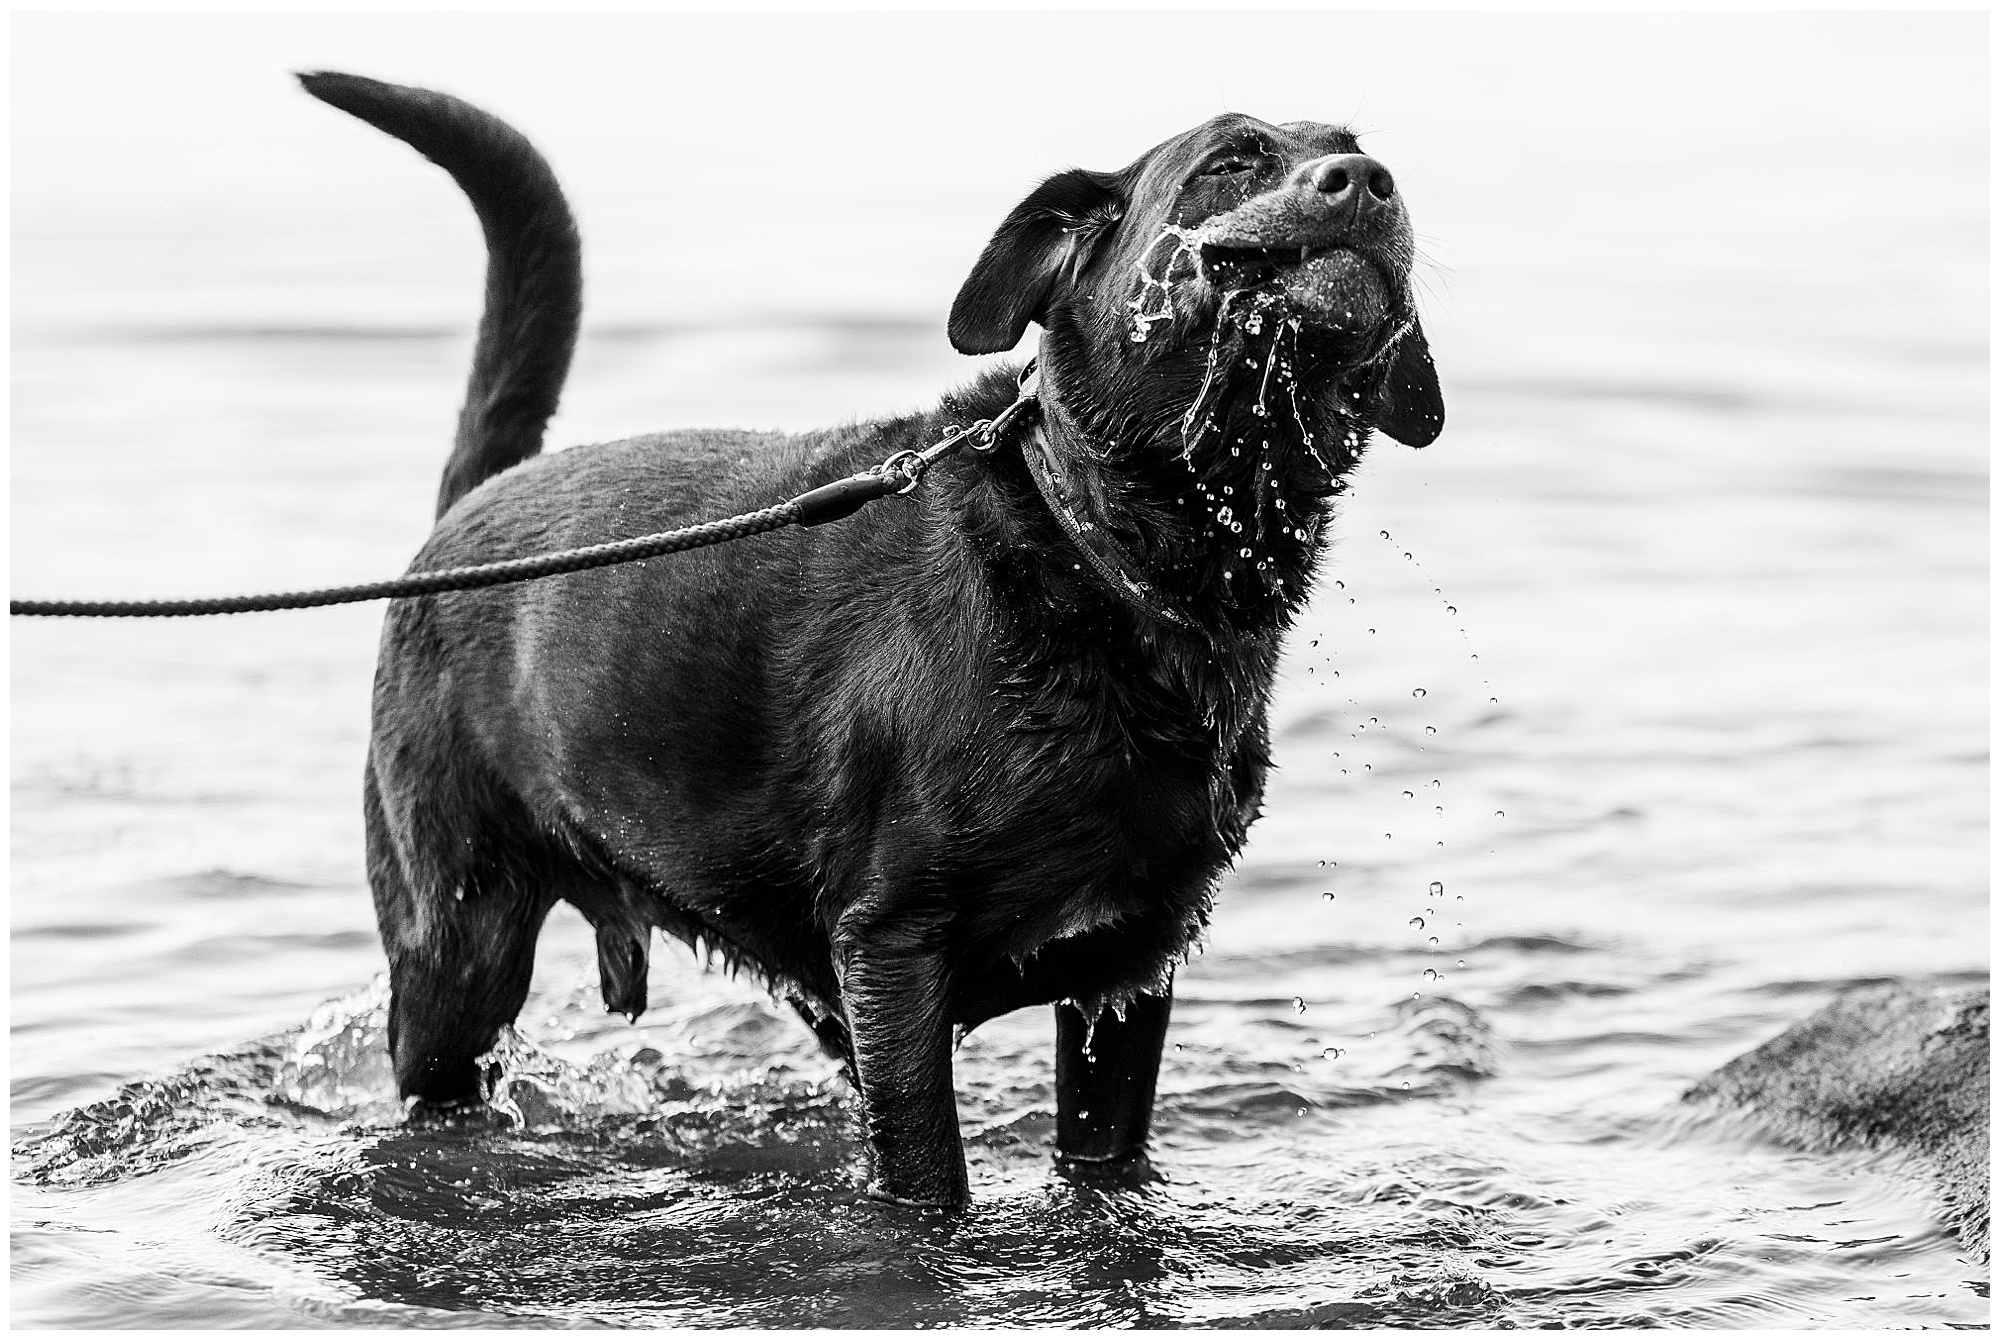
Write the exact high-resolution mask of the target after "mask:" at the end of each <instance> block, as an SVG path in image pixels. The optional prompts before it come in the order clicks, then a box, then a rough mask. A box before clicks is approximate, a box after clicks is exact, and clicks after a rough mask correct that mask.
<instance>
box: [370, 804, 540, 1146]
mask: <svg viewBox="0 0 2000 1340" xmlns="http://www.w3.org/2000/svg"><path fill="white" fill-rule="evenodd" d="M364 811H365V814H366V818H367V828H368V881H369V885H370V886H371V888H372V889H373V891H374V895H375V915H376V919H377V921H378V922H379V923H380V925H381V929H382V943H383V947H384V948H385V949H386V950H387V951H388V956H389V987H390V996H389V1052H390V1055H391V1056H393V1057H394V1058H395V1064H396V1088H397V1092H398V1093H400V1094H401V1095H402V1096H403V1097H405V1098H411V1097H414V1098H417V1099H420V1100H422V1101H423V1102H424V1103H426V1104H429V1105H432V1106H435V1107H452V1106H457V1105H461V1104H470V1103H478V1102H480V1101H483V1100H484V1098H485V1097H486V1087H487V1086H486V1084H485V1082H484V1080H485V1077H484V1076H482V1075H481V1074H480V1072H479V1068H478V1065H477V1061H478V1058H479V1057H480V1056H481V1055H483V1054H484V1053H486V1052H488V1051H490V1050H492V1048H493V1044H494V1043H495V1042H496V1041H497V1040H498V1038H499V1035H500V1030H501V1029H502V1028H504V1027H505V1026H507V1025H508V1024H511V1023H512V1022H513V1021H514V1017H515V1016H516V1015H517V1014H519V1013H520V1011H521V1004H522V1002H523V1001H524V1000H526V999H527V995H528V983H529V980H530V978H531V977H532V976H533V973H534V966H535V941H536V940H537V939H538V938H539V937H540V935H541V929H542V921H543V919H544V918H545V917H547V915H548V911H549V907H550V906H551V904H552V903H553V902H554V896H553V893H552V892H551V891H550V889H549V888H548V887H547V883H546V881H543V880H540V879H537V878H535V877H534V876H533V874H532V873H531V872H532V869H533V866H532V863H525V862H524V863H520V864H519V865H515V866H514V867H513V868H512V869H509V870H507V873H505V874H501V873H499V871H501V870H502V869H506V868H505V867H499V866H494V865H488V866H486V867H484V869H485V870H487V871H490V872H494V873H492V874H490V875H488V876H487V877H484V878H480V879H478V880H476V881H473V880H468V881H466V882H463V883H460V884H458V885H456V886H455V887H452V888H449V889H446V888H441V887H435V882H433V881H421V882H420V881H417V880H413V879H412V878H411V877H410V870H409V863H408V862H407V861H406V860H405V857H404V853H403V852H402V851H400V850H399V844H398V842H397V834H396V833H395V832H394V831H393V830H392V828H391V826H390V824H389V822H388V818H387V816H386V814H385V813H384V809H383V805H382V798H381V794H380V790H379V787H378V784H377V781H376V777H375V772H374V769H373V768H372V767H371V768H370V769H369V773H368V777H367V781H366V784H365V788H364ZM468 885H470V887H468Z"/></svg>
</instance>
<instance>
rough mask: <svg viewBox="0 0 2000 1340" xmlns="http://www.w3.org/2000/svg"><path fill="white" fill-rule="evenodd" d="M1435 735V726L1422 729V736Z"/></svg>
mask: <svg viewBox="0 0 2000 1340" xmlns="http://www.w3.org/2000/svg"><path fill="white" fill-rule="evenodd" d="M1368 631H1370V632H1371V633H1372V632H1374V631H1375V630H1374V629H1372V628H1371V629H1369V630H1368ZM1437 733H1438V728H1437V727H1436V726H1426V727H1424V734H1426V735H1436V734H1437Z"/></svg>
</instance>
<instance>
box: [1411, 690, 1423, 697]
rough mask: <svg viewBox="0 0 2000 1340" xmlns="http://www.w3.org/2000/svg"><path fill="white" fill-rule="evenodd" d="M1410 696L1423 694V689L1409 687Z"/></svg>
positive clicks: (1421, 695)
mask: <svg viewBox="0 0 2000 1340" xmlns="http://www.w3.org/2000/svg"><path fill="white" fill-rule="evenodd" d="M1410 696H1411V697H1412V698H1421V697H1423V696H1424V691H1423V690H1422V689H1411V690H1410Z"/></svg>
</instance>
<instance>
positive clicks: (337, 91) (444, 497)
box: [299, 72, 583, 516]
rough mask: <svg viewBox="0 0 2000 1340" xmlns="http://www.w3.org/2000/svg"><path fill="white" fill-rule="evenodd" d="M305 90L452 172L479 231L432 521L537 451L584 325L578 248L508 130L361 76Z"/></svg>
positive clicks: (559, 205) (546, 177) (542, 172)
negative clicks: (473, 310) (473, 300)
mask: <svg viewBox="0 0 2000 1340" xmlns="http://www.w3.org/2000/svg"><path fill="white" fill-rule="evenodd" d="M299 82H300V83H301V84H304V85H305V89H306V92H308V93H310V94H312V95H313V96H314V97H315V98H318V99H319V100H320V101H322V102H327V103H331V104H332V105H333V106H335V107H338V108H340V109H341V110H342V111H344V112H348V113H350V114H352V115H354V116H357V117H360V118H361V119H362V120H363V121H366V122H367V123H368V124H369V125H371V126H374V127H375V128H376V129H378V130H381V131H385V132H387V133H388V134H391V135H394V136H395V137H396V138H397V139H399V140H402V141H403V142H404V143H406V144H408V145H409V146H410V147H411V148H413V149H415V150H417V151H418V152H419V153H421V154H422V155H423V156H424V157H426V158H428V159H430V160H431V162H433V163H436V164H437V165H438V166H439V167H441V168H443V169H444V170H445V171H446V172H449V173H450V174H451V176H452V180H454V181H456V182H457V183H458V185H459V189H460V190H462V191H464V192H465V194H466V196H467V197H468V198H469V199H470V200H471V201H472V208H473V209H474V210H475V211H476V212H477V213H478V215H479V225H480V227H481V228H482V229H484V231H485V233H486V313H485V315H484V316H483V317H482V318H481V319H480V322H479V342H478V345H477V347H476V348H475V349H474V350H473V354H472V379H471V381H470V382H469V383H468V384H467V386H466V391H465V407H464V408H463V409H461V410H460V411H459V415H458V437H457V440H456V441H455V442H454V443H453V445H452V451H451V459H450V460H449V461H447V462H446V463H445V470H444V479H443V482H442V483H440V484H439V486H438V501H437V510H438V515H440V516H442V515H443V514H444V513H445V511H446V510H448V509H449V508H450V507H451V505H452V504H453V503H455V502H457V501H458V500H459V499H460V498H462V497H464V496H465V495H466V494H467V493H469V492H471V491H472V490H473V489H474V488H475V487H477V486H478V485H479V484H480V483H481V482H482V481H484V480H486V479H490V478H491V477H493V476H494V475H497V474H499V473H500V472H501V471H502V470H505V469H506V468H507V467H509V466H511V465H516V464H519V463H520V462H522V461H525V460H527V459H528V458H529V457H530V456H533V455H535V454H536V453H537V452H539V451H541V449H542V433H543V430H544V429H545V428H547V426H548V422H549V416H550V415H551V414H554V413H555V412H556V402H557V401H558V400H559V399H560V398H561V396H562V387H563V380H564V378H565V377H566V376H567V375H568V373H569V360H570V355H571V353H572V352H574V350H575V348H576V332H577V326H578V324H579V322H580V321H581V319H582V315H583V249H582V245H581V243H580V242H579V241H578V239H577V233H576V220H575V218H573V217H572V216H571V214H570V212H569V204H568V202H566V201H565V200H564V199H563V194H562V188H561V187H560V186H558V185H557V184H556V178H555V173H554V172H552V171H550V170H549V165H548V162H547V160H545V159H544V158H543V157H542V156H541V154H540V153H539V152H537V151H536V149H535V147H534V146H533V145H532V144H529V143H528V141H527V140H526V139H525V138H523V137H522V135H521V134H520V132H518V131H516V130H515V129H514V128H513V127H512V126H509V125H507V124H506V123H505V122H503V121H500V120H499V119H498V118H496V117H493V116H489V115H487V114H486V113H485V112H482V111H480V110H479V109H478V108H477V107H474V106H471V105H470V104H468V103H463V102H460V101H459V100H458V99H457V98H453V97H448V96H446V95H445V94H443V93H433V92H431V91H429V90H428V89H421V88H405V87H403V86H402V85H399V84H384V83H381V82H379V81H378V80H374V79H363V78H361V77H360V76H358V75H351V74H334V73H331V72H321V73H315V74H302V75H300V76H299Z"/></svg>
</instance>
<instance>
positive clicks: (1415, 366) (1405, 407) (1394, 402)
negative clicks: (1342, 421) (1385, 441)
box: [1360, 321, 1444, 447]
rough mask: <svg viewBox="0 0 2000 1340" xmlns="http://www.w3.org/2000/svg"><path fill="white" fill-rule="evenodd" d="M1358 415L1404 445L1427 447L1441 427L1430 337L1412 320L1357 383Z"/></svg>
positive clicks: (1441, 412) (1441, 397)
mask: <svg viewBox="0 0 2000 1340" xmlns="http://www.w3.org/2000/svg"><path fill="white" fill-rule="evenodd" d="M1360 398H1361V417H1362V418H1364V419H1366V420H1367V421H1368V423H1369V425H1370V426H1372V427H1373V428H1375V429H1376V430H1378V431H1380V432H1384V433H1387V434H1388V435H1389V436H1390V437H1393V438H1395V439H1396V440H1397V441H1398V442H1401V443H1402V444H1403V445H1405V446H1409V447H1427V446H1429V445H1430V444H1431V443H1433V442H1435V441H1437V436H1438V434H1439V433H1441V432H1443V431H1444V393H1443V392H1442V391H1440V390H1439V389H1438V374H1437V364H1435V363H1433V362H1432V361H1431V346H1430V341H1428V340H1426V339H1425V338H1424V328H1423V327H1422V326H1420V325H1418V324H1417V323H1416V322H1415V321H1412V322H1411V323H1410V328H1409V329H1408V330H1406V331H1404V332H1403V336H1402V338H1401V339H1399V340H1397V341H1396V347H1395V348H1394V349H1393V350H1391V351H1390V354H1389V357H1388V358H1386V359H1385V360H1383V362H1382V363H1381V365H1380V368H1379V370H1378V371H1377V372H1376V373H1375V375H1374V376H1373V377H1372V378H1371V379H1370V380H1369V381H1367V382H1365V383H1364V384H1363V385H1362V387H1361V397H1360Z"/></svg>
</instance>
